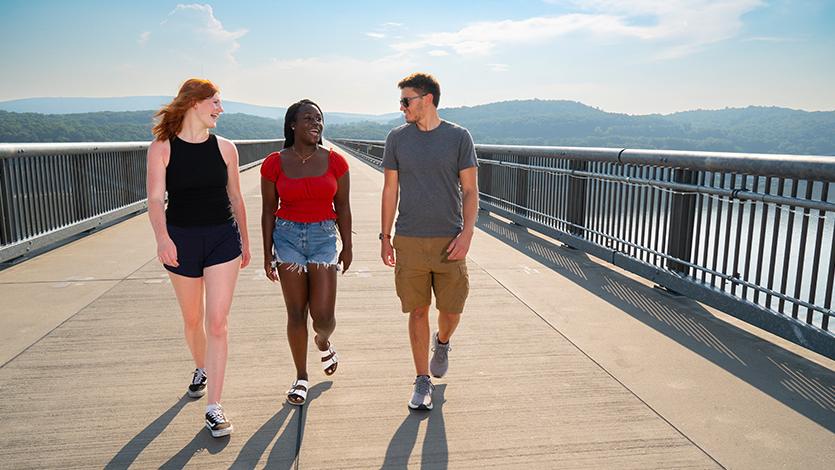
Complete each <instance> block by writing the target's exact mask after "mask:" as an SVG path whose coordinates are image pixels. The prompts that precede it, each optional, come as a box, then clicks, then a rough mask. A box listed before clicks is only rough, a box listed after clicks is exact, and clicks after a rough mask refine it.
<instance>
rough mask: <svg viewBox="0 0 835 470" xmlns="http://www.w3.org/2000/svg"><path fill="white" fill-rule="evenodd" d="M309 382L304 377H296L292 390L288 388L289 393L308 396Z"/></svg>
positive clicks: (303, 396)
mask: <svg viewBox="0 0 835 470" xmlns="http://www.w3.org/2000/svg"><path fill="white" fill-rule="evenodd" d="M307 389H308V382H307V380H304V379H296V381H295V382H293V385H292V386H291V387H290V390H287V395H298V396H300V397H302V398H307Z"/></svg>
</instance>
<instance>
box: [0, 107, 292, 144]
mask: <svg viewBox="0 0 835 470" xmlns="http://www.w3.org/2000/svg"><path fill="white" fill-rule="evenodd" d="M153 115H154V111H123V112H111V111H104V112H97V113H80V114H37V113H10V112H6V111H0V142H7V143H11V142H127V141H150V140H152V136H151V127H152V126H153V121H152V117H153ZM214 132H216V133H217V134H219V135H222V136H224V137H226V138H229V139H279V138H283V131H282V127H281V123H280V122H279V121H278V120H276V119H268V118H264V117H259V116H250V115H248V114H230V113H224V115H223V116H222V117H221V118H220V120H219V121H218V125H217V129H216V130H215V131H214Z"/></svg>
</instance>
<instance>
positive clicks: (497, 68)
mask: <svg viewBox="0 0 835 470" xmlns="http://www.w3.org/2000/svg"><path fill="white" fill-rule="evenodd" d="M487 66H488V67H490V70H492V71H494V72H507V71H508V70H509V69H510V66H508V65H507V64H487Z"/></svg>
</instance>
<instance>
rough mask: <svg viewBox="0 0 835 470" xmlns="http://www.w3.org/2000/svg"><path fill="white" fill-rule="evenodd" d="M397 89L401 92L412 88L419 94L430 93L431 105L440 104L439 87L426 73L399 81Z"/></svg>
mask: <svg viewBox="0 0 835 470" xmlns="http://www.w3.org/2000/svg"><path fill="white" fill-rule="evenodd" d="M397 87H398V88H400V89H401V90H402V89H404V88H414V89H415V90H419V91H420V92H421V93H432V103H433V104H434V105H435V107H436V108H437V107H438V104H439V103H440V102H441V85H440V84H439V83H438V80H436V79H435V77H433V76H432V75H429V74H428V73H420V72H418V73H413V74H411V75H409V76H408V77H406V78H404V79H403V80H400V83H398V84H397Z"/></svg>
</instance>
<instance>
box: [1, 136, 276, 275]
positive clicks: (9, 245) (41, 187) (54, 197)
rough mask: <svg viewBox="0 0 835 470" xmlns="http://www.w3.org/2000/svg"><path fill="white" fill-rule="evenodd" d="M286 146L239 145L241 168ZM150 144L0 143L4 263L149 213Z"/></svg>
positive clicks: (252, 142)
mask: <svg viewBox="0 0 835 470" xmlns="http://www.w3.org/2000/svg"><path fill="white" fill-rule="evenodd" d="M282 143H283V140H241V141H236V142H235V144H236V146H237V147H238V153H239V155H240V165H241V168H247V167H248V166H250V165H252V164H254V163H257V162H258V161H260V160H261V159H263V158H264V157H265V156H266V155H267V154H268V153H270V152H272V151H275V150H278V149H279V148H281V144H282ZM148 145H149V143H148V142H124V143H92V142H91V143H75V144H0V262H5V261H8V260H10V259H13V258H16V257H19V256H22V255H25V254H26V253H28V252H30V251H31V250H34V249H37V248H42V247H45V246H48V245H50V244H53V243H55V242H58V241H60V240H64V239H66V238H68V237H71V236H74V235H76V234H79V233H82V232H84V231H87V230H90V229H93V228H96V227H98V226H101V225H103V224H107V223H110V222H112V221H114V220H118V219H120V218H122V217H124V216H127V215H129V214H133V213H135V212H139V211H142V210H145V209H146V208H147V200H146V198H147V196H146V193H145V172H146V155H147V151H148Z"/></svg>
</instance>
